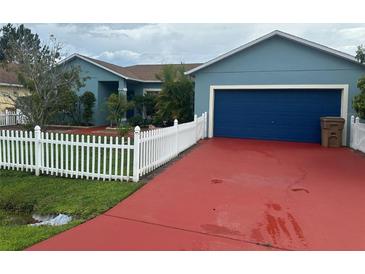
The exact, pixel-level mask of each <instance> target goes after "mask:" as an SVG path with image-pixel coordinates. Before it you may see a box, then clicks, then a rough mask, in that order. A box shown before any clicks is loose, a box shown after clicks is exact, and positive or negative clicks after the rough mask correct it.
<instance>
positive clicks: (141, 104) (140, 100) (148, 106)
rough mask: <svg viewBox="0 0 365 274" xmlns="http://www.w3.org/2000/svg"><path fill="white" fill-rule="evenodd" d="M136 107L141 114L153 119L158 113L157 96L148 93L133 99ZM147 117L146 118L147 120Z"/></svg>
mask: <svg viewBox="0 0 365 274" xmlns="http://www.w3.org/2000/svg"><path fill="white" fill-rule="evenodd" d="M133 102H134V106H135V108H136V110H137V112H138V113H139V114H141V115H142V116H143V114H145V115H146V116H147V117H153V116H154V115H155V113H156V103H157V95H155V94H151V93H146V94H144V95H139V96H135V97H134V98H133ZM147 117H145V118H147Z"/></svg>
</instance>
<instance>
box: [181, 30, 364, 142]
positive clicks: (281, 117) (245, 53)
mask: <svg viewBox="0 0 365 274" xmlns="http://www.w3.org/2000/svg"><path fill="white" fill-rule="evenodd" d="M186 74H188V75H191V76H193V77H194V78H195V113H196V114H198V115H200V114H201V113H203V112H208V117H209V128H208V135H209V136H210V137H212V136H219V137H236V138H252V139H263V140H265V139H267V140H285V141H302V142H320V117H322V116H341V117H343V118H344V119H345V121H346V122H345V128H346V130H344V133H343V143H344V144H346V143H347V144H348V142H349V124H350V123H349V121H350V117H351V115H354V114H355V112H354V110H353V108H352V99H353V97H354V96H355V95H356V94H358V93H359V90H358V88H357V81H358V79H359V78H360V77H361V76H364V75H365V66H364V65H362V64H360V63H359V62H357V60H356V59H355V58H354V57H353V56H351V55H349V54H346V53H343V52H340V51H338V50H334V49H331V48H329V47H326V46H323V45H320V44H317V43H315V42H311V41H308V40H305V39H302V38H299V37H296V36H293V35H290V34H287V33H284V32H281V31H273V32H271V33H269V34H267V35H265V36H263V37H261V38H258V39H256V40H254V41H252V42H249V43H247V44H245V45H243V46H241V47H239V48H237V49H234V50H232V51H230V52H228V53H226V54H223V55H221V56H218V57H217V58H214V59H212V60H211V61H209V62H206V63H204V64H202V65H200V66H197V67H195V68H193V69H191V70H189V71H187V72H186Z"/></svg>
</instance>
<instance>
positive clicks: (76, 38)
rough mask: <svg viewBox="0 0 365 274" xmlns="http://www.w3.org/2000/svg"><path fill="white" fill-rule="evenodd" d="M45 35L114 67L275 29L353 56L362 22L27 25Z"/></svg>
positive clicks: (190, 55) (208, 52) (196, 58)
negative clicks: (110, 63)
mask: <svg viewBox="0 0 365 274" xmlns="http://www.w3.org/2000/svg"><path fill="white" fill-rule="evenodd" d="M27 26H29V27H31V28H32V30H33V31H35V32H37V33H39V34H40V37H41V38H42V39H47V38H48V37H49V35H50V34H54V35H55V36H56V38H57V39H58V40H59V41H60V42H62V43H63V44H64V47H65V50H66V52H67V53H68V54H71V53H74V52H78V53H81V54H85V55H88V56H94V57H98V58H100V59H102V60H105V61H108V62H112V63H115V64H119V65H131V64H136V63H180V62H205V61H207V60H209V59H212V58H214V57H216V56H217V55H219V54H222V53H225V52H227V51H229V50H231V49H233V48H236V47H238V46H240V45H242V44H244V43H247V42H249V41H251V40H252V39H255V38H258V37H260V36H262V35H264V34H266V33H268V32H271V31H273V30H275V29H280V30H282V31H285V32H288V33H291V34H294V35H297V36H300V37H303V38H305V39H308V40H312V41H314V42H318V43H321V44H324V45H326V46H329V47H333V48H335V49H338V50H342V51H345V52H347V53H350V54H354V53H355V50H356V47H357V46H358V45H360V44H364V43H365V24H30V25H27Z"/></svg>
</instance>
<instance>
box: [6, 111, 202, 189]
mask: <svg viewBox="0 0 365 274" xmlns="http://www.w3.org/2000/svg"><path fill="white" fill-rule="evenodd" d="M206 132H207V114H206V113H204V114H203V115H202V116H201V117H197V116H195V117H194V121H192V122H189V123H184V124H180V125H179V124H178V121H177V120H175V123H174V126H171V127H167V128H161V129H154V130H148V131H144V132H141V131H140V128H139V127H138V126H137V127H136V128H135V132H134V138H133V139H131V138H129V137H128V138H119V137H101V136H89V135H87V136H85V135H75V134H58V133H56V134H54V133H44V132H42V131H41V129H40V128H39V127H35V130H34V133H33V132H30V131H29V132H28V131H14V130H2V131H0V168H3V169H16V170H23V171H30V172H35V174H36V175H40V174H47V175H52V176H64V177H71V178H86V179H98V180H121V181H129V180H133V181H135V182H137V181H138V180H139V177H140V176H143V175H145V174H147V173H149V172H151V171H153V170H154V169H156V168H158V167H159V166H161V165H163V164H165V163H167V162H168V161H170V160H171V159H172V158H174V157H176V156H177V155H178V154H179V153H181V152H182V151H184V150H186V149H187V148H189V147H191V146H193V145H194V144H195V143H196V142H197V141H199V140H200V139H203V138H205V137H206Z"/></svg>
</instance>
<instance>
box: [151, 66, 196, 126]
mask: <svg viewBox="0 0 365 274" xmlns="http://www.w3.org/2000/svg"><path fill="white" fill-rule="evenodd" d="M184 72H185V69H184V65H183V64H181V65H166V66H164V68H163V69H162V71H161V74H160V75H156V77H157V78H158V79H160V80H161V81H162V90H161V92H160V94H159V96H158V97H157V104H156V108H157V113H156V116H157V119H158V120H160V121H166V122H167V123H168V124H171V123H172V122H173V120H174V119H178V120H179V123H184V122H188V121H191V120H193V117H194V116H193V112H194V110H193V108H194V83H193V81H192V80H191V79H190V78H189V77H188V76H186V75H185V74H184Z"/></svg>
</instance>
